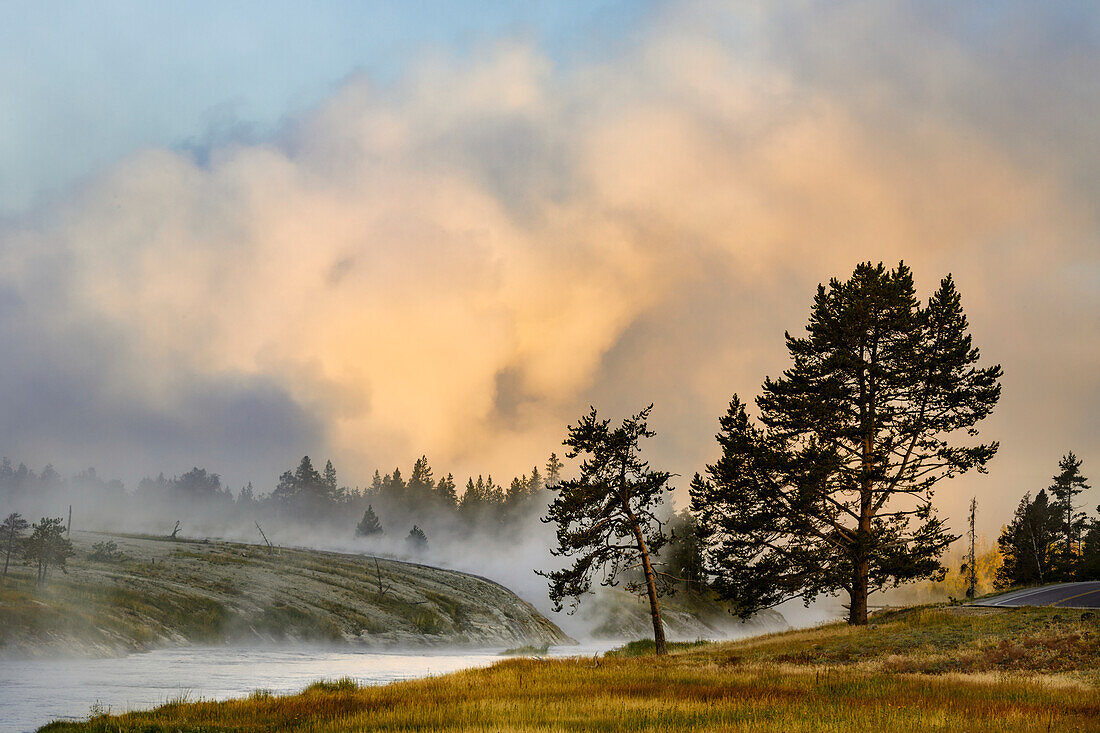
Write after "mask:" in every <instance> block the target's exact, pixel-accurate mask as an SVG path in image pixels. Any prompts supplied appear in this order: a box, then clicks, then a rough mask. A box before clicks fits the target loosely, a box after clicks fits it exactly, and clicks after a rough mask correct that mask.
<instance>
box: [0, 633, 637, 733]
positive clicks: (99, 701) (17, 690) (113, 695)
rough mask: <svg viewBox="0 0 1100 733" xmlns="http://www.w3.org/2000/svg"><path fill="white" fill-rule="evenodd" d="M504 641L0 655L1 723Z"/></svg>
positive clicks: (267, 684)
mask: <svg viewBox="0 0 1100 733" xmlns="http://www.w3.org/2000/svg"><path fill="white" fill-rule="evenodd" d="M612 646H616V645H615V644H601V645H597V646H579V647H578V646H565V647H554V648H553V649H551V651H550V655H552V656H575V655H580V654H589V655H590V654H594V653H598V652H600V651H605V650H607V649H609V648H611V647H612ZM500 652H501V649H479V650H466V649H463V650H458V651H456V650H450V651H431V652H425V651H416V652H378V651H351V650H339V651H334V650H328V649H325V650H317V649H298V648H295V649H233V648H226V647H215V648H204V647H187V648H180V649H161V650H157V651H152V652H146V653H143V654H132V655H130V656H127V657H120V658H116V659H30V660H5V661H3V662H0V731H3V732H4V733H7V732H8V731H13V732H16V733H23V731H33V730H35V729H37V728H38V727H39V726H42V725H45V724H46V723H48V722H50V721H51V720H62V719H68V720H80V719H84V718H87V717H88V715H89V713H90V711H91V710H92V707H93V706H98V707H99V708H100V709H102V710H105V711H106V710H107V709H110V711H111V712H113V713H119V712H124V711H127V710H134V709H143V708H150V707H155V706H157V705H161V704H163V703H165V702H167V701H168V700H174V699H179V698H184V699H187V700H191V701H194V700H198V699H200V698H201V699H204V700H225V699H228V698H233V697H243V696H246V695H248V694H249V693H250V692H252V691H253V690H258V689H266V690H271V691H272V692H273V693H275V694H286V693H292V692H298V691H300V690H301V689H302V688H304V687H306V686H307V685H309V684H311V683H313V682H316V681H317V680H320V679H326V680H334V679H338V678H340V677H351V678H352V679H354V680H356V681H357V682H359V683H360V684H363V685H378V684H385V683H387V682H393V681H395V680H405V679H412V678H416V677H427V676H429V675H438V674H446V673H448V672H454V671H457V670H460V669H469V668H473V667H484V666H488V665H490V664H492V663H493V662H497V661H500V659H501V657H500Z"/></svg>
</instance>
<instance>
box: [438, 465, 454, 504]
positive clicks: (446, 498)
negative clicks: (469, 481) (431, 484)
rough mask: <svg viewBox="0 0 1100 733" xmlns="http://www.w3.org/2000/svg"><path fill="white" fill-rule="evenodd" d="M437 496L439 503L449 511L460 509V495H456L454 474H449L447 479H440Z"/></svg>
mask: <svg viewBox="0 0 1100 733" xmlns="http://www.w3.org/2000/svg"><path fill="white" fill-rule="evenodd" d="M435 496H436V499H437V501H438V502H439V503H440V504H442V505H443V506H445V507H447V508H448V509H455V508H457V507H458V494H456V493H455V477H454V475H453V474H450V473H448V474H447V475H446V476H445V477H443V478H441V479H439V483H437V484H436V486H435Z"/></svg>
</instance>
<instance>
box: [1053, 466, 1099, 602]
mask: <svg viewBox="0 0 1100 733" xmlns="http://www.w3.org/2000/svg"><path fill="white" fill-rule="evenodd" d="M1058 468H1059V469H1060V471H1059V472H1058V475H1056V476H1055V477H1054V478H1053V481H1054V483H1053V484H1051V486H1050V488H1049V489H1048V491H1050V495H1051V499H1052V502H1051V503H1053V504H1054V505H1055V506H1057V507H1058V510H1059V512H1060V514H1061V519H1060V524H1061V527H1060V528H1059V534H1061V542H1060V543H1059V552H1058V559H1057V577H1058V579H1059V580H1072V579H1073V577H1074V570H1075V565H1076V564H1077V560H1078V553H1079V550H1080V538H1081V534H1082V532H1084V531H1085V527H1086V522H1087V518H1086V516H1085V514H1084V512H1078V511H1077V510H1076V508H1075V507H1074V505H1073V498H1074V497H1075V496H1077V495H1078V494H1080V493H1081V492H1082V491H1088V490H1089V488H1090V487H1089V485H1088V483H1087V481H1088V479H1087V478H1085V477H1084V476H1083V475H1081V460H1080V459H1079V458H1078V457H1077V456H1075V455H1073V451H1070V452H1069V453H1067V454H1066V455H1064V456H1063V457H1062V460H1061V461H1059V462H1058Z"/></svg>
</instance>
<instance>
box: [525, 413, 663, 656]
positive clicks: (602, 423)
mask: <svg viewBox="0 0 1100 733" xmlns="http://www.w3.org/2000/svg"><path fill="white" fill-rule="evenodd" d="M652 409H653V405H650V406H649V407H647V408H645V409H644V410H642V411H641V412H639V413H638V414H637V415H634V416H633V417H630V418H627V419H626V420H624V421H623V424H622V425H621V426H620V427H617V428H612V427H611V421H610V420H600V419H599V418H598V417H597V416H596V409H595V408H592V411H591V412H590V413H589V414H587V415H585V416H584V417H582V418H581V419H580V421H579V422H578V423H577V425H576V426H575V427H570V428H569V437H568V438H566V439H565V442H564V444H565V445H567V446H568V447H569V449H570V450H569V453H568V454H567V457H569V458H577V457H583V462H582V463H581V468H580V477H579V478H576V479H571V480H565V481H558V482H557V483H556V484H554V485H551V486H549V488H550V490H551V491H553V492H555V493H556V494H557V496H556V497H555V498H554V500H553V502H551V504H550V508H549V511H548V513H547V516H546V518H545V519H544V520H543V521H544V522H553V523H554V524H556V525H557V540H558V548H557V549H556V550H552V551H551V552H552V554H554V555H555V556H559V557H568V558H573V564H572V565H571V566H570V567H567V568H564V569H562V570H553V571H549V572H539V574H540V575H542V576H544V577H546V578H548V579H549V580H550V600H552V601H553V602H554V610H556V611H560V610H561V608H562V600H563V599H565V598H573V599H574V601H573V606H572V607H573V609H574V610H575V609H576V606H577V602H579V600H580V597H581V596H582V595H583V594H585V593H587V592H588V591H589V590H590V589H591V587H592V576H593V574H594V573H596V572H597V571H601V572H602V573H603V579H602V581H601V583H602V584H603V585H606V586H613V585H617V583H618V577H619V575H620V574H623V573H629V572H630V571H636V570H641V580H640V581H639V580H636V579H631V580H628V581H627V582H626V583H625V585H624V587H625V588H626V589H627V590H628V591H630V592H632V593H637V594H639V595H640V594H642V593H645V594H646V595H647V596H648V598H649V609H650V615H651V617H652V621H653V641H654V644H655V646H656V651H657V654H665V653H666V650H665V631H664V626H663V625H662V623H661V609H660V606H659V605H658V601H657V597H658V587H657V575H658V573H657V571H656V570H654V567H653V561H652V556H653V555H654V554H655V553H657V552H658V551H659V550H660V549H661V547H662V546H664V544H665V543H666V542H667V541H668V537H667V535H666V534H665V532H664V527H663V525H662V523H661V521H660V520H659V519H658V518H657V516H656V515H655V514H654V509H655V508H656V507H657V505H659V504H660V503H661V501H662V495H663V494H664V493H665V492H666V491H670V490H671V489H670V488H669V487H668V480H669V477H670V474H668V473H666V472H664V471H654V470H652V469H650V467H649V463H648V462H646V461H643V460H642V459H641V458H640V457H639V452H640V448H639V445H638V444H639V442H640V441H641V439H642V438H650V437H653V436H654V435H655V433H654V432H653V431H651V430H650V429H649V428H648V427H647V425H646V421H647V420H648V419H649V413H650V411H651V410H652ZM551 460H552V461H554V460H556V457H554V456H552V457H551ZM559 469H560V463H559V464H558V465H557V466H555V468H554V470H552V471H549V470H548V472H547V478H548V481H549V479H550V477H551V476H553V477H555V478H556V475H557V472H558V470H559ZM635 577H636V576H635Z"/></svg>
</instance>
